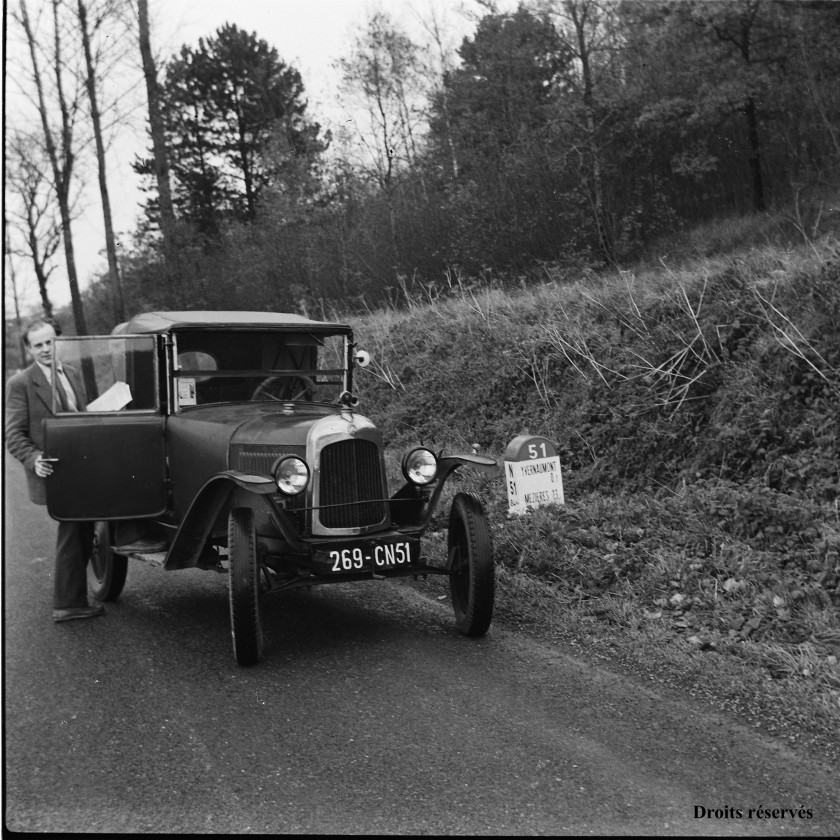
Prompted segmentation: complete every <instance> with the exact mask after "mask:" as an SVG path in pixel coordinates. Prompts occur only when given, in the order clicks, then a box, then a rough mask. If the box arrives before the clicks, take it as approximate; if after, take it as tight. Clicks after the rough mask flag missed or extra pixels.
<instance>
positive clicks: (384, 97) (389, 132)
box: [339, 12, 421, 270]
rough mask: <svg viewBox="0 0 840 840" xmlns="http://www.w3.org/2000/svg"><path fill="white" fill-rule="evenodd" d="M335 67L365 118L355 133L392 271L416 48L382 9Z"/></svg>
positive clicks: (411, 146)
mask: <svg viewBox="0 0 840 840" xmlns="http://www.w3.org/2000/svg"><path fill="white" fill-rule="evenodd" d="M339 66H340V68H341V70H342V72H343V87H344V90H345V91H347V92H349V93H350V94H351V95H352V96H354V97H356V98H357V99H358V100H359V101H360V102H361V104H362V107H363V108H364V109H365V110H366V111H367V113H368V117H369V119H370V132H369V134H366V133H364V132H360V137H359V140H360V141H361V142H362V144H363V145H364V146H365V147H366V148H367V150H368V151H369V153H370V156H371V159H372V162H373V172H374V174H375V177H376V181H377V183H378V185H379V187H380V188H381V190H382V191H383V193H384V195H385V199H386V202H387V205H388V214H389V220H390V233H391V245H392V248H393V255H394V266H395V270H396V267H397V265H398V263H399V250H398V245H397V232H396V218H395V208H394V193H395V188H396V183H395V176H396V174H397V168H398V166H399V164H400V163H401V162H402V163H404V164H405V165H406V166H407V167H411V166H413V165H414V164H415V163H416V159H417V140H416V137H415V126H414V122H415V118H414V116H413V114H414V109H413V108H412V100H413V99H414V98H415V94H416V93H417V92H418V87H419V85H420V79H421V73H420V62H419V49H418V47H417V45H416V44H414V43H413V42H412V41H411V40H410V39H409V38H408V36H406V35H405V34H404V33H403V32H401V31H400V30H399V29H398V27H397V26H396V25H395V24H394V22H393V21H392V20H391V19H390V18H389V17H388V16H387V15H386V14H384V13H382V12H377V13H375V14H374V15H373V16H372V17H371V19H370V20H369V21H368V24H367V26H366V27H365V29H364V30H363V31H362V32H361V33H360V34H359V35H358V37H357V38H356V41H355V43H354V46H353V51H352V53H351V55H350V57H349V58H346V59H342V60H341V61H340V62H339Z"/></svg>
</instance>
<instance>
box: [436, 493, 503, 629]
mask: <svg viewBox="0 0 840 840" xmlns="http://www.w3.org/2000/svg"><path fill="white" fill-rule="evenodd" d="M447 543H448V548H449V591H450V593H451V595H452V606H453V607H454V609H455V623H456V625H457V626H458V630H460V631H461V633H463V634H464V635H465V636H483V635H484V634H485V633H486V632H487V630H488V629H489V627H490V622H491V621H492V620H493V601H494V598H495V591H496V570H495V566H494V565H493V546H492V542H491V539H490V528H489V526H488V524H487V517H486V516H485V514H484V508H483V507H482V506H481V502H480V501H479V500H478V498H477V497H476V496H474V495H473V494H472V493H459V494H458V495H457V496H455V499H454V500H453V502H452V509H451V510H450V512H449V535H448V539H447Z"/></svg>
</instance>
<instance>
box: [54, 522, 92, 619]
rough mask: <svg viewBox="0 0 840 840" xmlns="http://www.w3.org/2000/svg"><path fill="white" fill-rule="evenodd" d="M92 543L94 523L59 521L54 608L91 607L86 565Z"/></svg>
mask: <svg viewBox="0 0 840 840" xmlns="http://www.w3.org/2000/svg"><path fill="white" fill-rule="evenodd" d="M92 543H93V523H92V522H59V523H58V534H57V535H56V540H55V573H54V574H55V581H54V586H53V607H54V608H55V609H57V610H64V609H67V608H68V607H86V606H88V591H87V564H88V558H89V557H90V550H91V545H92Z"/></svg>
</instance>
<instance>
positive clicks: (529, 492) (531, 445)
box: [505, 435, 565, 514]
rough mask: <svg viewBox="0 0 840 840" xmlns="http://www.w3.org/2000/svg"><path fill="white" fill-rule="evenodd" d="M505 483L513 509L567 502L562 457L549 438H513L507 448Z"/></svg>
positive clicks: (509, 503) (510, 505) (509, 502)
mask: <svg viewBox="0 0 840 840" xmlns="http://www.w3.org/2000/svg"><path fill="white" fill-rule="evenodd" d="M505 484H506V485H507V491H508V511H509V512H510V513H515V514H522V513H526V512H527V511H528V509H529V508H539V507H544V506H545V505H562V504H564V502H565V499H564V497H563V475H562V472H561V471H560V458H559V457H558V455H557V450H556V449H555V448H554V445H553V444H552V443H551V442H550V441H548V440H546V439H545V438H538V437H537V438H535V437H529V436H526V435H520V436H519V437H517V438H514V439H513V440H512V441H511V443H510V445H509V446H508V448H507V450H506V451H505Z"/></svg>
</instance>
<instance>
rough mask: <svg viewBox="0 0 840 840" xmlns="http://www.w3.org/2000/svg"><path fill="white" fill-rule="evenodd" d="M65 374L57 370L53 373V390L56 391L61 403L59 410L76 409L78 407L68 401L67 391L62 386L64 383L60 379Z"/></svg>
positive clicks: (68, 381)
mask: <svg viewBox="0 0 840 840" xmlns="http://www.w3.org/2000/svg"><path fill="white" fill-rule="evenodd" d="M65 375H66V374H62V373H61V372H59V371H56V373H55V390H56V392H57V393H58V401H59V402H60V403H61V410H62V411H77V410H78V409H77V408H76V407H75V405H73V404H72V403H71V402H70V399H69V398H68V396H67V391H66V389H65V387H64V383H63V382H62V381H61V380H62V379H63V378H64V376H65ZM67 383H68V384H69V383H70V380H67Z"/></svg>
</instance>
